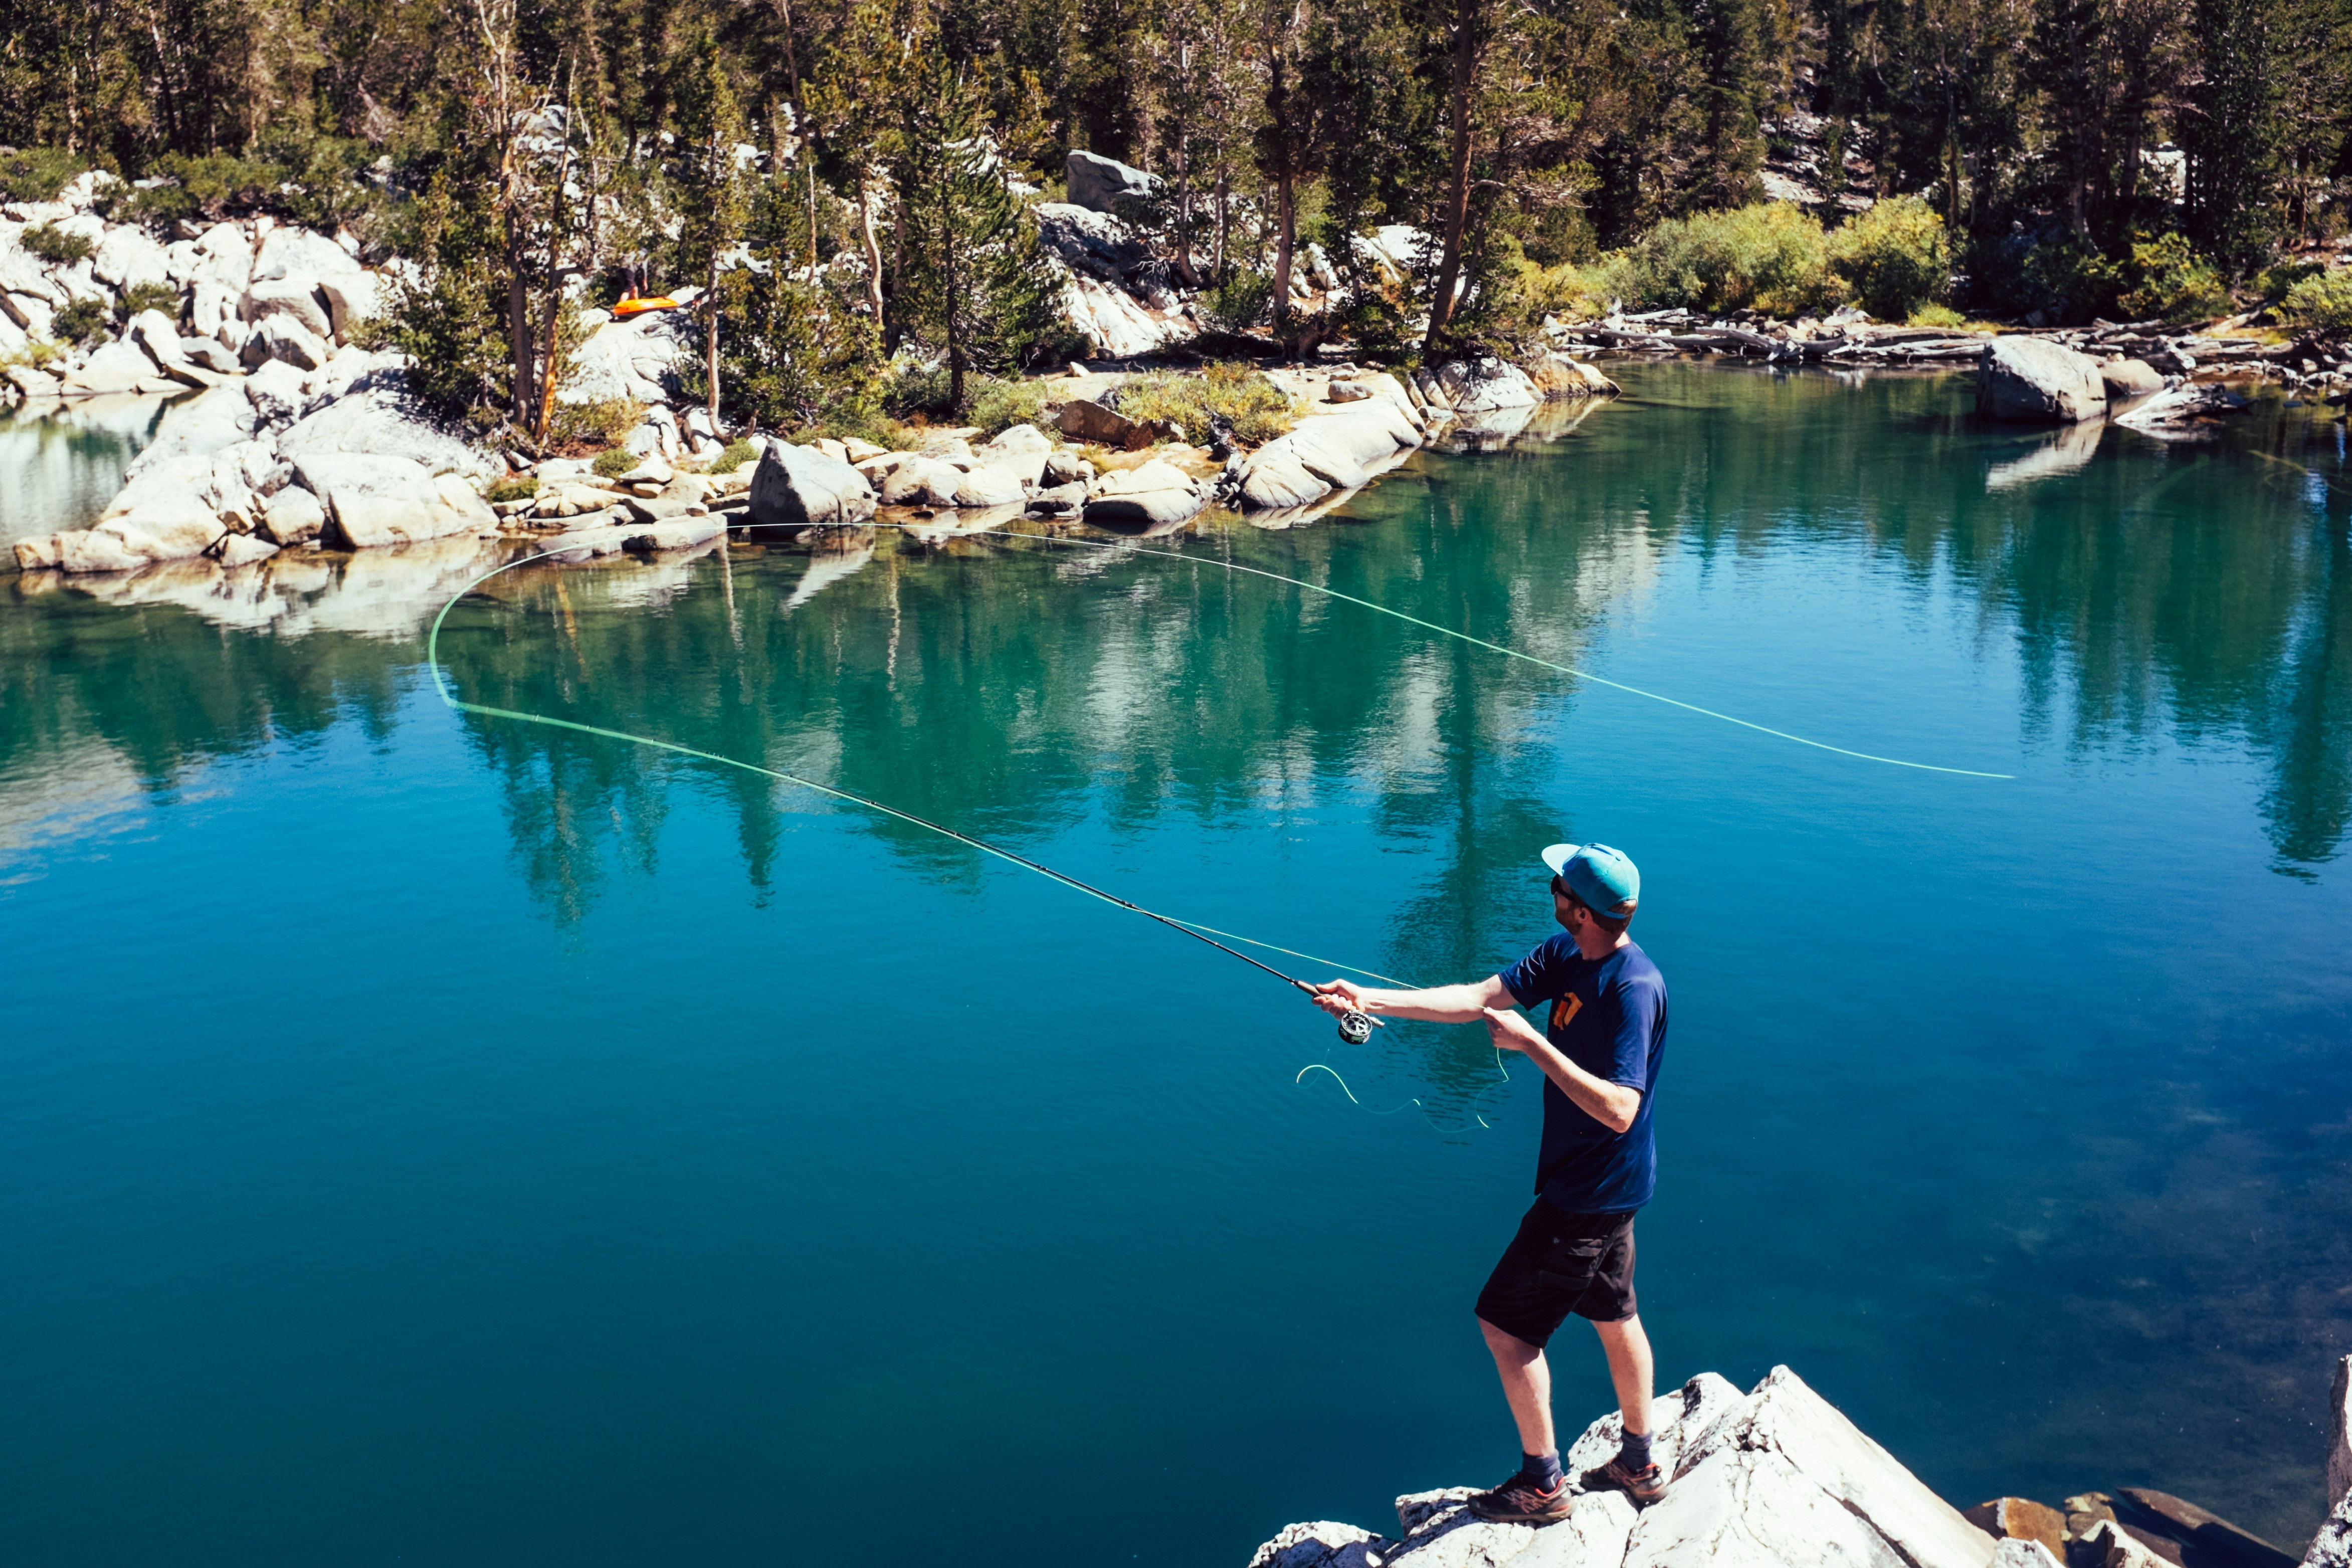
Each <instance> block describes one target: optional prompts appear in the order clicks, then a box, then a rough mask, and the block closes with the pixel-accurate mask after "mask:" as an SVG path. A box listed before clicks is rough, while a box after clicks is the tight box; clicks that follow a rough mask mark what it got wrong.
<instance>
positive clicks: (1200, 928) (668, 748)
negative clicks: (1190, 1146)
mask: <svg viewBox="0 0 2352 1568" xmlns="http://www.w3.org/2000/svg"><path fill="white" fill-rule="evenodd" d="M565 553H568V552H564V551H560V550H543V551H541V552H538V553H537V554H533V555H524V556H520V557H518V558H516V559H515V560H512V561H509V562H507V563H505V564H503V565H500V566H494V567H492V568H491V569H490V570H489V571H488V572H485V573H483V574H481V575H480V576H478V577H477V578H475V579H474V580H473V581H472V582H470V583H468V584H466V585H465V586H464V587H463V588H460V589H459V590H458V591H457V593H456V594H454V595H451V596H450V598H449V601H448V602H447V603H446V604H445V605H442V606H441V608H440V611H439V612H438V613H437V614H436V615H435V616H434V617H433V625H432V627H431V629H430V630H429V631H428V632H427V633H426V634H425V668H428V669H430V670H431V671H432V673H433V689H434V690H435V691H436V692H437V693H438V694H439V696H440V698H441V700H442V701H443V703H445V704H446V705H447V707H448V708H449V709H450V710H451V711H452V712H457V713H475V714H479V715H481V716H482V717H484V718H488V719H505V720H509V721H513V722H515V723H520V724H540V725H543V726H545V727H547V728H549V729H552V730H567V731H572V733H574V734H580V735H593V736H596V737H598V738H599V739H602V740H608V741H625V742H628V743H630V744H632V745H638V746H650V747H652V748H654V749H655V750H656V751H663V752H674V753H676V754H677V755H678V756H681V757H689V758H692V759H693V760H695V761H697V762H703V763H718V764H719V766H721V767H730V768H737V769H740V770H741V771H742V772H744V773H757V774H759V775H760V776H761V777H762V778H770V779H774V780H776V781H777V782H779V783H781V784H793V785H794V786H796V787H798V788H801V789H806V790H814V791H815V792H816V793H817V794H819V795H828V796H831V797H832V798H833V799H835V800H839V801H845V802H847V803H848V804H850V805H858V806H863V807H865V808H866V810H869V811H875V812H879V813H881V814H882V815H883V816H890V817H895V818H896V819H898V821H900V822H905V823H908V824H910V825H912V826H917V827H921V828H926V829H929V831H931V832H933V833H938V834H941V835H943V836H945V837H949V838H952V839H954V840H956V841H957V842H958V843H961V844H967V845H970V846H971V847H972V848H974V849H978V850H980V851H981V852H982V853H983V854H987V855H992V856H994V857H996V858H998V859H1000V860H1005V861H1009V862H1010V863H1012V864H1013V865H1015V866H1018V867H1020V868H1023V869H1024V870H1028V871H1034V872H1037V873H1038V874H1039V875H1041V876H1044V877H1046V878H1048V879H1051V880H1053V881H1055V882H1059V883H1060V884H1062V885H1063V886H1064V887H1066V888H1070V889H1074V890H1076V891H1077V892H1081V893H1084V894H1086V895H1087V897H1089V898H1092V899H1097V900H1101V901H1102V902H1104V903H1107V904H1109V905H1112V906H1113V907H1115V908H1118V909H1123V910H1129V911H1131V912H1133V913H1136V914H1139V915H1143V916H1145V917H1147V918H1148V919H1150V920H1154V921H1159V922H1160V924H1162V925H1167V926H1173V927H1175V928H1177V929H1178V930H1181V931H1184V932H1185V933H1186V934H1188V935H1192V936H1194V937H1197V938H1198V939H1199V940H1201V941H1202V942H1208V944H1209V945H1210V946H1212V947H1214V948H1217V949H1219V950H1220V951H1221V952H1227V953H1232V955H1233V956H1234V957H1235V958H1238V959H1240V960H1241V961H1242V962H1243V963H1248V964H1253V965H1255V967H1257V968H1259V969H1264V970H1265V971H1266V972H1267V973H1270V974H1274V975H1276V976H1277V977H1278V978H1280V979H1283V980H1286V981H1288V982H1289V983H1290V984H1293V985H1297V984H1299V983H1298V982H1297V981H1296V980H1292V979H1291V977H1290V976H1289V975H1286V974H1284V973H1282V972H1281V971H1280V970H1278V969H1275V968H1273V967H1272V966H1270V965H1267V964H1263V963H1258V962H1257V961H1256V960H1255V959H1254V958H1251V957H1250V956H1249V955H1247V954H1246V953H1240V952H1234V950H1233V949H1231V948H1229V947H1226V946H1224V944H1223V942H1216V941H1213V940H1211V939H1212V938H1216V937H1223V939H1225V941H1226V942H1241V943H1243V944H1244V945H1245V946H1248V947H1255V948H1259V949H1262V950H1264V951H1265V952H1278V953H1281V954H1283V955H1285V956H1286V957H1289V958H1301V959H1305V960H1307V962H1308V963H1317V964H1322V965H1325V966H1327V967H1328V968H1332V969H1341V970H1345V971H1347V972H1348V973H1350V974H1360V975H1362V976H1364V977H1365V978H1366V979H1368V980H1377V981H1380V982H1381V983H1382V984H1388V985H1394V986H1398V987H1401V988H1402V989H1404V990H1408V991H1410V990H1412V989H1415V987H1414V986H1413V985H1412V983H1411V982H1409V981H1404V980H1399V979H1397V978H1396V977H1395V976H1394V975H1391V974H1382V973H1380V972H1379V971H1378V970H1372V969H1365V968H1362V967H1360V966H1359V965H1356V964H1352V963H1337V962H1335V961H1334V960H1331V959H1328V958H1318V957H1317V956H1316V955H1315V954H1313V953H1311V952H1300V951H1299V950H1298V949H1297V948H1292V947H1281V946H1277V945H1276V944H1275V943H1273V942H1260V941H1259V940H1258V939H1257V938H1255V937H1249V936H1243V935H1241V934H1239V933H1238V932H1235V931H1221V930H1219V929H1218V928H1217V927H1215V926H1212V925H1203V924H1202V923H1200V922H1199V921H1184V920H1178V919H1176V918H1175V917H1174V916H1172V915H1163V914H1160V913H1157V912H1155V911H1153V910H1147V909H1145V908H1143V907H1142V906H1141V905H1139V904H1135V903H1130V902H1129V901H1128V900H1125V899H1121V898H1118V897H1116V896H1114V895H1112V894H1109V893H1106V892H1104V891H1102V890H1101V889H1098V888H1095V887H1092V886H1090V885H1088V884H1087V883H1085V882H1082V881H1080V880H1078V879H1076V878H1075V877H1071V876H1068V875H1066V874H1065V873H1063V872H1060V871H1056V870H1055V869H1054V868H1052V867H1050V866H1045V865H1042V864H1040V863H1039V862H1037V861H1034V860H1032V859H1029V858H1027V857H1025V856H1022V855H1016V854H1014V853H1013V851H1011V850H1009V849H1003V848H1000V847H997V846H996V845H993V844H991V843H989V842H988V841H987V840H985V839H982V838H975V837H972V836H971V835H970V834H968V833H963V832H960V831H959V830H957V829H955V828H952V827H949V826H945V825H944V824H941V823H937V822H932V821H930V820H929V819H928V818H925V817H920V816H915V815H914V814H912V813H911V812H906V811H901V810H899V809H898V807H896V806H893V805H885V804H884V803H883V802H881V801H878V800H874V799H871V798H869V797H868V796H866V795H856V794H853V793H852V792H850V791H848V790H844V789H836V788H835V787H834V786H833V785H831V784H820V783H818V782H817V781H816V780H814V779H811V778H803V777H802V776H801V775H800V774H798V773H787V772H785V771H783V770H782V769H781V768H771V767H763V766H761V764H759V763H747V762H744V761H743V760H741V759H740V758H738V757H729V756H722V755H720V754H719V753H718V752H705V751H702V750H699V749H698V748H696V747H693V746H688V745H681V744H679V743H678V742H676V741H665V740H661V739H659V738H658V737H656V736H653V735H640V734H637V733H635V731H628V730H614V729H610V728H607V727H606V726H604V725H601V724H583V723H581V722H580V721H577V720H573V719H558V718H556V717H554V716H553V715H551V714H547V713H526V712H523V711H521V710H519V709H513V708H499V707H496V706H493V705H492V704H489V703H486V702H469V701H467V700H465V699H464V698H461V697H458V696H457V695H456V694H455V693H454V692H452V691H451V690H450V689H449V683H448V681H447V680H446V679H445V677H444V676H443V673H442V668H441V626H442V623H443V622H445V621H446V620H447V619H448V618H449V612H450V611H451V610H453V609H455V608H456V607H457V602H458V601H459V600H461V599H463V598H465V597H466V596H467V595H469V594H471V593H473V592H474V590H475V589H477V588H479V587H480V586H481V585H482V584H485V583H487V582H488V581H489V580H490V579H491V578H493V577H496V576H498V575H499V574H502V573H506V572H511V571H513V570H514V569H515V568H516V567H518V566H528V565H530V563H532V562H534V561H545V560H548V559H550V558H551V557H554V556H559V555H562V554H565ZM1495 1068H1496V1071H1497V1072H1498V1073H1500V1074H1501V1076H1502V1079H1503V1081H1504V1082H1506V1083H1508V1082H1509V1081H1510V1079H1511V1075H1510V1070H1509V1069H1508V1068H1505V1067H1504V1066H1503V1057H1502V1052H1501V1051H1499V1050H1497V1051H1496V1053H1495ZM1318 1070H1320V1071H1323V1072H1327V1073H1329V1074H1330V1075H1331V1077H1332V1079H1334V1080H1335V1081H1336V1082H1337V1083H1338V1084H1339V1090H1340V1092H1341V1093H1343V1094H1345V1095H1346V1096H1347V1097H1348V1099H1349V1101H1350V1102H1351V1103H1353V1104H1355V1105H1357V1106H1359V1107H1361V1108H1362V1109H1363V1110H1366V1111H1367V1112H1369V1113H1370V1114H1371V1115H1374V1116H1392V1115H1394V1114H1396V1113H1397V1111H1401V1110H1404V1109H1405V1106H1406V1105H1410V1106H1414V1107H1417V1108H1419V1109H1420V1110H1421V1113H1422V1115H1423V1118H1424V1119H1426V1120H1427V1121H1429V1123H1430V1124H1431V1125H1432V1126H1433V1127H1441V1126H1442V1124H1441V1123H1439V1122H1438V1121H1437V1119H1436V1118H1435V1117H1433V1116H1431V1115H1430V1113H1429V1110H1428V1108H1427V1107H1426V1106H1423V1105H1422V1102H1421V1100H1420V1099H1419V1097H1418V1096H1416V1097H1414V1098H1413V1099H1412V1100H1407V1101H1406V1102H1405V1104H1404V1105H1399V1106H1396V1107H1395V1108H1393V1109H1392V1110H1372V1109H1371V1108H1370V1106H1366V1105H1364V1102H1363V1101H1362V1100H1358V1099H1357V1098H1356V1093H1355V1090H1353V1089H1349V1087H1348V1080H1347V1079H1344V1078H1341V1077H1340V1076H1339V1072H1338V1071H1337V1070H1336V1069H1335V1068H1329V1067H1327V1066H1325V1065H1324V1064H1323V1063H1321V1062H1315V1063H1311V1064H1309V1065H1308V1066H1307V1067H1306V1068H1301V1069H1300V1070H1299V1073H1298V1076H1297V1078H1296V1079H1292V1082H1294V1083H1297V1082H1302V1081H1304V1080H1305V1079H1306V1077H1307V1074H1308V1073H1310V1072H1314V1071H1318ZM1471 1115H1472V1117H1473V1118H1474V1119H1475V1121H1477V1123H1478V1125H1479V1126H1481V1127H1487V1126H1488V1122H1487V1121H1486V1118H1485V1117H1484V1116H1480V1115H1478V1113H1477V1112H1476V1111H1475V1110H1474V1111H1472V1112H1471Z"/></svg>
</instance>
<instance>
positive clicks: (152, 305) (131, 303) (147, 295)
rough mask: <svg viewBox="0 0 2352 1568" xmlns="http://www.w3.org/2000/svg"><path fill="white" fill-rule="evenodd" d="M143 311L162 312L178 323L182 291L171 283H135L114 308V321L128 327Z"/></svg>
mask: <svg viewBox="0 0 2352 1568" xmlns="http://www.w3.org/2000/svg"><path fill="white" fill-rule="evenodd" d="M142 310H161V311H163V314H165V315H167V316H169V317H171V318H172V320H173V321H178V320H179V319H180V291H179V290H178V289H174V288H173V287H172V286H171V285H170V284H169V283H133V284H132V285H131V287H130V288H128V289H124V290H123V291H122V299H121V301H120V302H118V303H117V304H116V305H115V307H114V319H115V320H116V321H120V322H121V323H123V324H124V325H126V326H127V325H129V324H130V321H131V317H133V316H135V315H137V314H139V312H140V311H142Z"/></svg>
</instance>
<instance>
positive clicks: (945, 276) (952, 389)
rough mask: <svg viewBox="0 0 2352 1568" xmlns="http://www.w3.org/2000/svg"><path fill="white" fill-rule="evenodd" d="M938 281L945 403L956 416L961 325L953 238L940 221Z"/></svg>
mask: <svg viewBox="0 0 2352 1568" xmlns="http://www.w3.org/2000/svg"><path fill="white" fill-rule="evenodd" d="M940 283H941V284H942V285H944V288H943V289H942V290H941V292H942V294H943V296H944V298H945V300H946V301H947V312H948V316H947V329H948V403H949V405H950V406H951V407H953V408H954V409H955V411H956V412H957V413H958V414H961V413H962V412H963V323H962V322H961V321H959V320H957V314H956V306H957V304H958V303H959V302H960V296H959V295H958V294H957V292H956V271H955V234H954V231H953V227H952V226H951V225H950V224H949V223H947V222H944V221H942V222H941V223H940Z"/></svg>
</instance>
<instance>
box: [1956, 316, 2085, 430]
mask: <svg viewBox="0 0 2352 1568" xmlns="http://www.w3.org/2000/svg"><path fill="white" fill-rule="evenodd" d="M2106 409H2107V388H2106V383H2105V381H2103V380H2101V379H2100V375H2099V365H2098V362H2097V361H2095V360H2094V359H2092V358H2091V357H2090V355H2088V354H2083V353H2075V352H2074V350H2073V349H2070V348H2067V347H2065V346H2064V345H2063V344H2061V343H2053V342H2050V341H2049V340H2047V339H2045V338H2021V337H2010V338H1995V339H1994V340H1993V341H1992V342H1989V343H1987V344H1986V345H1985V346H1984V351H1983V353H1982V354H1981V355H1980V356H1979V359H1978V361H1977V412H1978V413H1979V414H1980V415H1983V416H1985V417H1986V418H1989V419H2035V420H2042V421H2044V422H2048V423H2057V424H2072V423H2074V421H2076V420H2079V419H2095V418H2097V417H2098V416H2100V415H2102V414H2104V413H2105V412H2106Z"/></svg>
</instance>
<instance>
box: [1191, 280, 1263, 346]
mask: <svg viewBox="0 0 2352 1568" xmlns="http://www.w3.org/2000/svg"><path fill="white" fill-rule="evenodd" d="M1273 304H1274V278H1273V276H1272V275H1271V274H1270V273H1265V272H1257V271H1253V270H1252V269H1251V268H1246V267H1237V268H1234V270H1233V272H1232V273H1231V275H1229V276H1228V277H1227V278H1226V279H1225V280H1224V281H1223V282H1222V283H1219V284H1217V285H1215V286H1214V287H1213V288H1210V289H1203V290H1202V293H1201V297H1200V300H1199V301H1198V306H1199V310H1200V312H1201V320H1202V322H1203V323H1205V324H1206V325H1207V326H1209V327H1210V328H1212V329H1213V330H1214V331H1220V332H1244V331H1248V330H1249V329H1250V328H1252V327H1256V326H1263V325H1264V324H1265V320H1266V312H1267V311H1268V310H1270V309H1271V308H1272V306H1273Z"/></svg>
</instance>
